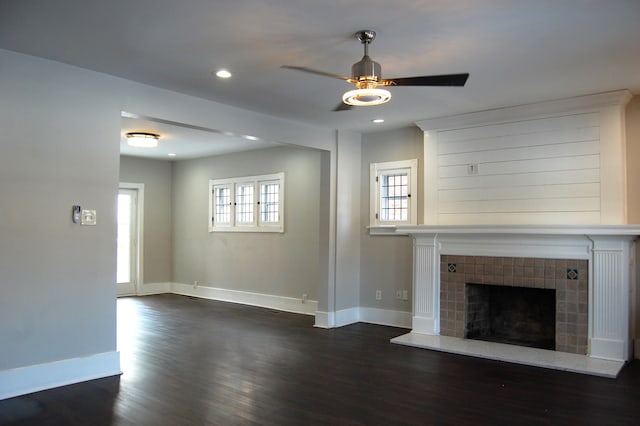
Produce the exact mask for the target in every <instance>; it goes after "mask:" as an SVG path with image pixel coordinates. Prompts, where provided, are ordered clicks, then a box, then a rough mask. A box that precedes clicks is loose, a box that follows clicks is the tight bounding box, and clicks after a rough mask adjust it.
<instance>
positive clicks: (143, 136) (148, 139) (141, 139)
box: [126, 132, 160, 148]
mask: <svg viewBox="0 0 640 426" xmlns="http://www.w3.org/2000/svg"><path fill="white" fill-rule="evenodd" d="M126 136H127V144H128V145H129V146H133V147H135V148H155V147H156V146H158V139H160V135H157V134H155V133H147V132H131V133H127V135H126Z"/></svg>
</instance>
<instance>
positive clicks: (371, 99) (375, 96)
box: [342, 88, 391, 106]
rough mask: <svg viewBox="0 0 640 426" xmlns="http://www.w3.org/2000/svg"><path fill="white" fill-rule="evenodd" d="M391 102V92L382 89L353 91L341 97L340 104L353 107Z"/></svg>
mask: <svg viewBox="0 0 640 426" xmlns="http://www.w3.org/2000/svg"><path fill="white" fill-rule="evenodd" d="M389 100H391V92H389V91H388V90H384V89H366V88H365V89H355V90H349V91H348V92H346V93H345V94H344V95H342V102H344V103H345V104H347V105H353V106H372V105H380V104H384V103H386V102H389Z"/></svg>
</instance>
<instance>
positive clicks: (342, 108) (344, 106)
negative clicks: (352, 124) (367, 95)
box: [332, 102, 353, 111]
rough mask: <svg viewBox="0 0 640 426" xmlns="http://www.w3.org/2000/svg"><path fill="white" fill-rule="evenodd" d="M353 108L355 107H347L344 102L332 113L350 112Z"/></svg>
mask: <svg viewBox="0 0 640 426" xmlns="http://www.w3.org/2000/svg"><path fill="white" fill-rule="evenodd" d="M351 108H353V105H347V104H345V103H344V102H340V103H339V104H338V105H336V107H335V108H334V109H333V110H332V111H349V110H350V109H351Z"/></svg>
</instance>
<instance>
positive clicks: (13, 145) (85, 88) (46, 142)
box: [0, 50, 120, 371]
mask: <svg viewBox="0 0 640 426" xmlns="http://www.w3.org/2000/svg"><path fill="white" fill-rule="evenodd" d="M0 64H2V65H1V69H2V72H0V93H2V96H1V97H0V129H2V131H1V132H0V146H1V147H2V155H0V199H1V200H2V202H1V203H0V236H1V237H0V289H1V292H2V294H1V296H0V371H2V370H6V369H11V368H15V367H21V366H28V365H33V364H40V363H46V362H52V361H58V360H64V359H69V358H76V357H83V356H89V355H92V354H98V353H106V352H113V351H115V349H116V328H115V325H116V305H115V300H116V298H115V293H116V288H115V250H116V244H115V200H116V190H117V186H118V161H119V152H118V151H119V139H120V136H119V129H120V108H119V106H118V104H117V102H115V101H114V99H113V98H112V97H111V96H110V93H113V92H114V90H115V87H116V80H115V79H110V78H105V76H103V75H99V74H96V73H91V72H88V71H83V70H79V69H77V68H72V67H67V66H63V65H61V64H54V63H51V62H49V61H44V60H41V59H37V58H34V57H30V56H24V55H17V54H14V53H10V52H7V51H2V50H0ZM97 93H100V94H101V95H100V96H97V95H96V94H97ZM74 204H79V205H81V206H82V207H83V208H90V209H96V211H97V225H96V226H80V225H76V224H73V223H72V221H71V206H72V205H74Z"/></svg>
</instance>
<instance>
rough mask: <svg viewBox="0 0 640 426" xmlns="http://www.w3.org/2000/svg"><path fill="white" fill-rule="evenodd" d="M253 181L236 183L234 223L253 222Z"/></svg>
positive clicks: (244, 223)
mask: <svg viewBox="0 0 640 426" xmlns="http://www.w3.org/2000/svg"><path fill="white" fill-rule="evenodd" d="M253 187H254V184H253V183H241V184H236V204H235V210H236V223H237V224H238V225H246V224H253V223H254V222H255V220H254V217H253Z"/></svg>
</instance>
